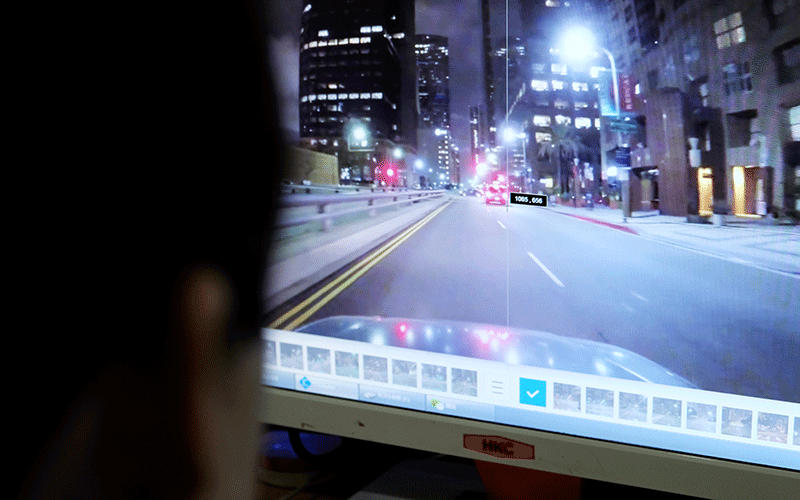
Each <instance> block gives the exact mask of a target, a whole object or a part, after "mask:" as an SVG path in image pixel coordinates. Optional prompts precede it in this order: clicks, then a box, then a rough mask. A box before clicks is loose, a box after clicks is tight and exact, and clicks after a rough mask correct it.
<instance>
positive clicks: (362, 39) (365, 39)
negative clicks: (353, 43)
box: [361, 36, 371, 43]
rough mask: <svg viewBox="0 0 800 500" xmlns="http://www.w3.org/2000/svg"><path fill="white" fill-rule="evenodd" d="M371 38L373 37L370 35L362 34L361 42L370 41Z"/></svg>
mask: <svg viewBox="0 0 800 500" xmlns="http://www.w3.org/2000/svg"><path fill="white" fill-rule="evenodd" d="M370 40H371V39H370V37H368V36H362V37H361V43H369V41H370Z"/></svg>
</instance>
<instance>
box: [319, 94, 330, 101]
mask: <svg viewBox="0 0 800 500" xmlns="http://www.w3.org/2000/svg"><path fill="white" fill-rule="evenodd" d="M317 99H319V100H320V101H327V100H328V94H319V95H317Z"/></svg>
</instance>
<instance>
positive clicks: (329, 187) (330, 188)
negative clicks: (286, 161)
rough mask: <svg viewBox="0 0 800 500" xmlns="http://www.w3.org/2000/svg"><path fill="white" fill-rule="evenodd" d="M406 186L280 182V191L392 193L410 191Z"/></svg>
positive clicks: (290, 192)
mask: <svg viewBox="0 0 800 500" xmlns="http://www.w3.org/2000/svg"><path fill="white" fill-rule="evenodd" d="M412 190H413V189H412V188H408V187H380V186H358V185H348V186H342V185H335V184H281V192H282V193H284V194H311V193H312V192H330V193H362V192H363V193H394V192H404V191H412Z"/></svg>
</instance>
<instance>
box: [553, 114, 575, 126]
mask: <svg viewBox="0 0 800 500" xmlns="http://www.w3.org/2000/svg"><path fill="white" fill-rule="evenodd" d="M556 123H558V124H559V125H570V124H571V123H572V119H571V118H570V117H569V116H564V115H556Z"/></svg>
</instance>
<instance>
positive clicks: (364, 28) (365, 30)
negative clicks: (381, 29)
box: [361, 26, 372, 33]
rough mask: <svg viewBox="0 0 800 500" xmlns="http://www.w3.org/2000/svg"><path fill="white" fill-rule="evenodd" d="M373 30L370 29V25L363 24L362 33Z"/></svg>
mask: <svg viewBox="0 0 800 500" xmlns="http://www.w3.org/2000/svg"><path fill="white" fill-rule="evenodd" d="M371 32H372V30H371V29H369V26H362V27H361V33H371Z"/></svg>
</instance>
